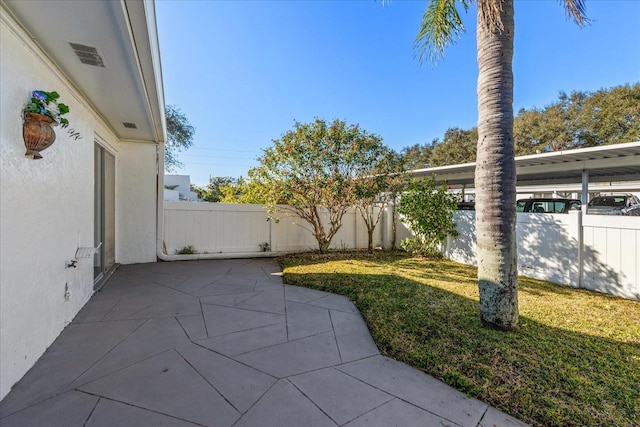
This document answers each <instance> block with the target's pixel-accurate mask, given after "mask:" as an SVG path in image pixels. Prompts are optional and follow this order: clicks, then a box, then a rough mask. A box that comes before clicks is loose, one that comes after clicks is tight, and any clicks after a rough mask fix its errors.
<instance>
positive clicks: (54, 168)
mask: <svg viewBox="0 0 640 427" xmlns="http://www.w3.org/2000/svg"><path fill="white" fill-rule="evenodd" d="M52 25H53V26H52ZM0 65H1V67H2V68H1V75H0V78H1V81H0V86H1V87H2V91H1V92H0V105H1V108H0V197H1V203H0V399H2V398H3V397H4V396H6V395H7V393H8V392H9V390H10V389H11V387H12V386H13V384H15V383H16V382H17V381H18V380H20V378H21V377H22V376H23V375H24V374H25V373H26V372H27V371H28V370H29V368H31V366H33V364H34V363H35V362H36V361H37V360H38V358H39V357H40V356H41V355H42V354H43V353H44V351H45V350H46V349H47V347H49V345H50V344H51V343H52V342H53V341H54V340H55V339H56V337H57V336H58V335H59V334H60V332H61V331H62V330H63V328H64V327H65V326H66V325H67V324H68V323H69V322H70V321H71V320H72V319H73V318H74V316H75V315H76V314H77V313H78V311H79V310H80V309H81V308H82V307H83V306H84V304H85V303H86V302H87V301H88V299H89V298H90V297H91V295H92V294H93V292H94V286H96V285H99V283H100V281H101V280H103V279H104V278H105V277H107V276H108V275H109V272H110V271H111V270H112V267H113V266H114V265H116V264H117V263H122V264H129V263H141V262H155V261H156V260H157V258H156V255H157V254H156V249H157V235H158V221H157V218H158V216H157V212H158V210H159V209H160V210H161V209H162V201H161V200H160V201H159V200H158V199H159V197H158V194H159V190H158V189H161V188H163V176H162V175H161V174H160V175H159V174H158V173H157V171H158V170H160V171H162V170H163V168H164V165H163V155H164V141H165V139H166V125H165V115H164V107H165V105H164V98H163V88H162V75H161V69H160V53H159V47H158V35H157V30H156V19H155V9H154V3H153V2H152V1H148V0H145V1H133V0H115V1H82V2H80V1H79V2H50V1H38V2H36V1H20V0H3V1H2V2H0ZM34 90H44V91H48V92H51V91H57V92H58V93H59V94H60V101H61V102H64V103H65V104H67V105H68V106H69V107H70V110H71V111H70V113H69V114H67V116H66V117H68V119H69V121H70V125H71V126H70V127H72V128H74V129H75V130H76V131H77V132H79V134H80V135H81V137H82V139H79V140H75V139H73V138H71V137H70V136H69V135H68V133H67V132H66V130H65V129H61V128H60V127H57V128H55V133H56V135H57V138H56V141H55V143H54V144H53V145H52V146H51V147H49V148H47V149H46V150H45V151H43V152H42V157H43V158H42V159H40V160H33V159H32V158H30V157H28V156H25V144H24V143H23V109H24V107H25V105H26V104H27V101H28V99H29V98H30V96H31V93H32V91H34ZM96 247H99V249H98V252H97V254H95V255H94V250H93V248H96ZM78 351H82V348H79V349H78Z"/></svg>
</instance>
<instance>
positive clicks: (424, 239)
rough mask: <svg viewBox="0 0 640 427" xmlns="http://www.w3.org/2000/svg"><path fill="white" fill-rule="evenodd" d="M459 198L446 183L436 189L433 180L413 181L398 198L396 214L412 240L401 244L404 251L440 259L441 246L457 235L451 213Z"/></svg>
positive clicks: (408, 239) (406, 240)
mask: <svg viewBox="0 0 640 427" xmlns="http://www.w3.org/2000/svg"><path fill="white" fill-rule="evenodd" d="M457 205H458V199H457V197H456V196H455V195H454V194H451V193H450V192H449V191H448V189H447V185H446V184H444V183H443V184H442V185H440V186H436V181H435V178H434V177H431V178H428V179H424V180H420V181H412V182H411V183H410V184H409V185H408V186H407V188H406V190H405V191H403V192H402V194H401V195H400V204H399V205H398V212H399V213H400V215H401V216H402V220H403V221H405V222H406V223H407V224H408V226H409V230H411V232H412V233H413V236H414V237H411V238H407V239H405V240H403V241H402V243H401V245H402V247H403V249H405V250H407V251H409V252H412V253H414V254H418V255H424V256H432V257H441V256H442V253H441V252H440V251H439V248H440V245H441V244H442V243H443V242H444V240H445V239H446V238H447V236H449V235H451V236H457V235H458V232H457V230H456V223H455V222H453V213H454V212H455V210H456V206H457Z"/></svg>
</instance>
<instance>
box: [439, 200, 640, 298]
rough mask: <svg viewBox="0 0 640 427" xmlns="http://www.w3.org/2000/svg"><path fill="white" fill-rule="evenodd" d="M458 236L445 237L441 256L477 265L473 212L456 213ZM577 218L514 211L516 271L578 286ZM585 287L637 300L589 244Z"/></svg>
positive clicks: (585, 254) (524, 274)
mask: <svg viewBox="0 0 640 427" xmlns="http://www.w3.org/2000/svg"><path fill="white" fill-rule="evenodd" d="M455 220H456V223H457V225H458V233H459V236H458V237H457V238H451V237H450V238H449V239H448V240H447V242H446V245H445V251H444V252H445V255H446V256H447V257H448V258H450V259H452V260H454V261H458V262H461V263H463V264H468V265H477V256H476V255H477V249H476V230H475V212H473V211H460V212H456V215H455ZM577 221H578V217H577V216H575V215H572V214H570V215H566V214H564V215H563V214H528V213H518V223H517V244H518V274H520V275H522V276H527V277H532V278H536V279H539V280H547V281H550V282H553V283H557V284H560V285H565V286H569V287H572V288H577V287H578V286H579V275H580V271H579V242H578V240H577V238H576V237H574V236H577V230H578V222H577ZM583 259H584V262H583V280H582V286H583V287H584V288H585V289H589V290H594V291H598V292H603V293H607V294H610V295H619V296H624V297H626V298H635V299H640V294H638V293H637V292H634V291H632V290H630V289H629V287H628V286H626V285H625V280H627V278H626V277H625V275H624V274H623V273H621V272H619V271H616V270H615V269H613V268H612V267H611V266H609V265H608V264H607V263H606V262H605V260H604V256H603V255H602V254H601V253H599V252H598V251H597V250H596V249H594V248H593V247H591V246H589V245H587V244H585V245H584V247H583Z"/></svg>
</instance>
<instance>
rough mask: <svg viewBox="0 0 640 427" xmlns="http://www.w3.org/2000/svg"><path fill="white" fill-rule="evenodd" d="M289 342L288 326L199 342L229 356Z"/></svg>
mask: <svg viewBox="0 0 640 427" xmlns="http://www.w3.org/2000/svg"><path fill="white" fill-rule="evenodd" d="M285 342H287V324H286V323H285V321H284V320H283V321H282V323H278V324H275V325H269V326H263V327H261V328H255V329H250V330H248V331H240V332H235V333H231V334H226V335H221V336H217V337H211V338H208V339H204V340H199V341H198V344H200V345H203V346H205V347H207V348H210V349H211V350H214V351H217V352H219V353H222V354H224V355H227V356H237V355H239V354H244V353H249V352H251V351H255V350H259V349H262V348H266V347H271V346H274V345H277V344H282V343H285Z"/></svg>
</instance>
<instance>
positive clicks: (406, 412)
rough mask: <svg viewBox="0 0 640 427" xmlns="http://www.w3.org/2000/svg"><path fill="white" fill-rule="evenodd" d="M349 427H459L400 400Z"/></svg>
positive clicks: (380, 407)
mask: <svg viewBox="0 0 640 427" xmlns="http://www.w3.org/2000/svg"><path fill="white" fill-rule="evenodd" d="M345 426H347V427H389V426H425V427H459V426H458V424H454V423H452V422H451V421H449V420H446V419H444V418H441V417H439V416H437V415H434V414H432V413H431V412H427V411H425V410H424V409H420V408H418V407H417V406H414V405H411V404H410V403H407V402H403V401H402V400H400V399H393V400H392V401H391V402H389V403H385V404H384V405H381V406H379V407H378V408H376V409H374V410H373V411H371V412H368V413H366V414H364V415H362V416H360V417H358V418H356V419H355V420H353V421H351V422H349V423H347V424H345Z"/></svg>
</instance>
